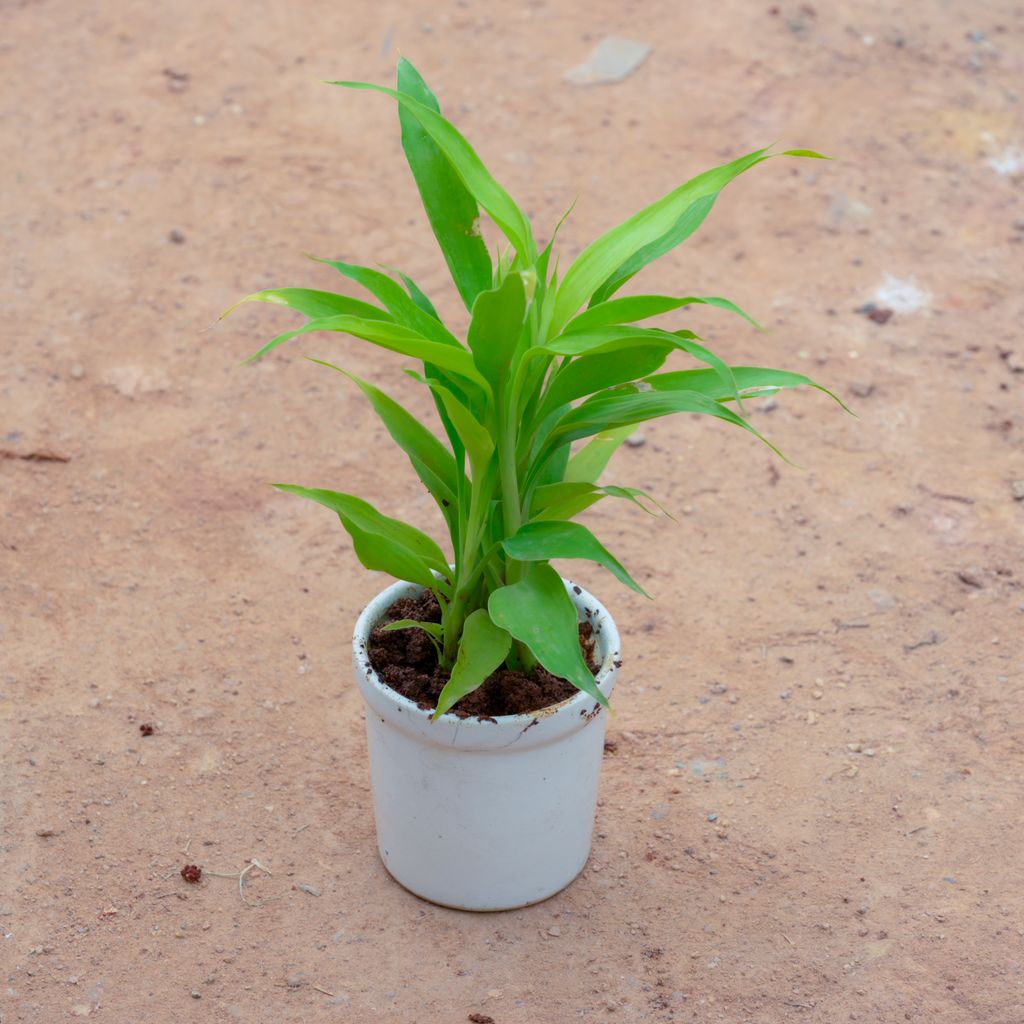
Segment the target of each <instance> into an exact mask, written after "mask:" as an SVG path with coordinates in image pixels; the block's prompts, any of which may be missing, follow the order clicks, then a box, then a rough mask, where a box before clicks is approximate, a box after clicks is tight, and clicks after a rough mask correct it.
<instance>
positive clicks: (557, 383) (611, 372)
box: [538, 345, 670, 418]
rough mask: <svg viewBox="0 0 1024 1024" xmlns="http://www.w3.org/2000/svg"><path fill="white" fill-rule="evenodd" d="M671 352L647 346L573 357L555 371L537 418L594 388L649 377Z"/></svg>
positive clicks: (658, 346) (600, 388)
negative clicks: (626, 350)
mask: <svg viewBox="0 0 1024 1024" xmlns="http://www.w3.org/2000/svg"><path fill="white" fill-rule="evenodd" d="M669 352H670V349H669V348H668V346H667V345H644V346H638V347H637V348H633V349H631V350H630V351H628V352H599V353H597V354H596V355H585V356H581V357H579V358H578V359H574V360H572V362H570V363H569V365H568V366H565V367H563V368H562V369H561V370H559V371H558V372H557V373H556V374H555V376H554V378H553V380H552V382H551V386H550V387H549V388H548V391H547V393H546V394H545V396H544V402H543V404H542V405H541V407H540V409H539V411H538V417H539V418H543V417H544V416H545V415H547V413H548V412H550V411H551V410H553V409H557V408H558V407H559V406H560V405H566V404H568V403H569V402H574V401H575V400H576V399H577V398H583V397H584V396H586V395H592V394H594V392H595V391H602V390H603V389H604V388H609V387H613V386H614V385H616V384H626V383H628V382H629V381H631V380H636V379H637V378H639V377H646V376H647V375H648V374H651V373H654V371H655V370H657V369H659V368H660V367H661V365H662V364H663V363H664V362H665V360H666V358H667V357H668V354H669Z"/></svg>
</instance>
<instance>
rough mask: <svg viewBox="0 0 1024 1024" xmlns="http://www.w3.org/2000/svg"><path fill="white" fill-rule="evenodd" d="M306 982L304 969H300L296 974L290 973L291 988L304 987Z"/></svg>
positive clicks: (289, 983)
mask: <svg viewBox="0 0 1024 1024" xmlns="http://www.w3.org/2000/svg"><path fill="white" fill-rule="evenodd" d="M305 983H306V976H305V974H303V972H302V971H298V972H296V973H295V974H292V975H289V977H288V987H289V988H302V986H303V985H304V984H305Z"/></svg>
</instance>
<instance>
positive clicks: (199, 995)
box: [192, 989, 203, 999]
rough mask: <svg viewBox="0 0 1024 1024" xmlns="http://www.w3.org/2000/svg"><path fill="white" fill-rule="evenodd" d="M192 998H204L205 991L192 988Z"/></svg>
mask: <svg viewBox="0 0 1024 1024" xmlns="http://www.w3.org/2000/svg"><path fill="white" fill-rule="evenodd" d="M192 998H193V999H202V998H203V993H202V992H199V991H197V990H196V989H192Z"/></svg>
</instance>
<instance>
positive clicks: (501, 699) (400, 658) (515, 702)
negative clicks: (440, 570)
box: [369, 594, 598, 718]
mask: <svg viewBox="0 0 1024 1024" xmlns="http://www.w3.org/2000/svg"><path fill="white" fill-rule="evenodd" d="M398 619H413V620H415V621H416V622H440V621H441V609H440V607H439V606H438V603H437V601H436V600H435V598H434V595H433V594H423V595H422V596H420V597H403V598H400V599H399V600H398V601H396V602H395V603H394V604H393V605H392V606H391V607H390V608H389V609H388V611H387V613H386V614H385V617H384V620H383V622H382V625H386V624H387V623H388V622H395V621H397V620H398ZM594 646H595V644H594V636H593V629H592V628H591V625H590V623H589V622H581V623H580V647H581V648H582V650H583V655H584V657H585V658H586V660H587V664H588V665H589V666H590V670H591V672H594V673H595V674H596V673H597V668H598V666H597V663H596V661H595V655H594ZM369 652H370V664H371V665H373V667H374V669H375V670H376V672H377V675H378V676H380V678H381V679H382V680H383V681H384V682H385V683H387V684H388V686H390V687H391V688H392V689H393V690H397V691H398V692H399V693H400V694H402V696H403V697H408V698H409V700H413V701H415V702H416V703H417V704H418V705H419V706H420V707H422V708H430V709H433V708H436V707H437V699H438V697H439V696H440V695H441V691H442V690H443V689H444V685H445V683H447V682H448V676H449V673H448V672H447V671H445V669H443V668H441V666H440V665H439V664H438V661H437V651H436V650H435V649H434V645H433V643H432V642H431V640H430V637H428V636H427V634H426V633H424V632H423V630H421V629H398V630H393V631H386V630H384V629H382V628H381V627H380V626H378V627H377V628H376V629H374V631H373V632H372V633H371V634H370V644H369ZM575 693H576V687H575V686H573V684H572V683H570V682H569V681H568V680H566V679H560V678H559V677H558V676H554V675H552V674H551V673H550V672H548V671H547V669H544V668H542V667H541V666H540V665H537V666H536V667H535V668H533V669H532V670H531V671H529V672H519V671H515V670H513V669H510V668H500V669H498V671H497V672H493V673H492V674H491V675H489V676H488V677H487V679H485V680H484V683H483V685H482V686H481V687H480V688H479V689H476V690H474V691H473V692H472V693H470V694H467V695H466V696H465V697H463V698H462V700H460V701H459V702H458V704H456V705H455V706H454V707H453V708H452V710H451V713H452V714H453V715H457V716H458V717H460V718H474V717H475V718H496V717H497V716H498V715H525V714H529V713H530V712H531V711H539V710H540V709H541V708H546V707H550V706H551V705H552V704H558V703H560V702H561V701H563V700H567V699H568V698H569V697H572V696H573V695H574V694H575Z"/></svg>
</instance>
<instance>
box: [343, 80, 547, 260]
mask: <svg viewBox="0 0 1024 1024" xmlns="http://www.w3.org/2000/svg"><path fill="white" fill-rule="evenodd" d="M329 84H330V85H340V86H343V87H344V88H346V89H371V90H373V91H374V92H382V93H384V94H385V95H387V96H391V97H392V98H393V99H395V100H397V101H398V103H399V104H400V105H401V107H402V109H403V110H405V111H407V112H408V113H409V114H411V115H412V117H414V118H415V119H416V121H418V122H419V124H420V126H421V127H422V128H423V130H424V131H425V132H426V133H427V134H428V135H429V136H430V137H431V138H432V139H433V140H434V142H436V143H437V146H438V148H439V149H440V150H441V152H442V153H444V155H445V157H446V158H447V160H448V162H449V164H451V166H452V167H453V168H454V170H455V172H456V174H458V176H459V177H460V178H461V179H462V182H463V184H464V185H465V186H466V188H467V189H468V190H469V192H470V193H471V194H472V196H473V197H474V198H475V199H476V201H477V202H478V203H479V204H480V205H481V206H482V207H483V208H484V209H485V210H486V211H487V212H488V213H489V214H490V216H491V219H492V220H493V221H494V223H495V224H497V225H498V227H499V228H500V229H501V231H502V234H504V235H505V237H506V238H507V239H508V240H509V241H510V242H511V243H512V245H513V246H514V247H515V249H516V251H517V252H518V253H520V254H521V255H522V256H523V257H524V258H525V259H533V257H534V256H535V255H536V246H535V244H534V241H533V231H532V229H531V227H530V222H529V221H528V220H527V219H526V217H525V215H524V214H523V212H522V210H520V209H519V207H518V206H516V204H515V202H514V201H513V199H512V197H511V196H510V195H509V194H508V193H507V192H506V191H505V189H503V188H502V187H501V185H499V184H498V182H497V181H495V179H494V177H493V176H492V175H491V172H490V171H488V170H487V168H486V167H485V166H484V163H483V161H482V160H481V159H480V157H478V156H477V155H476V152H475V151H474V150H473V147H472V146H471V145H470V144H469V143H468V142H467V141H466V139H465V138H464V137H463V136H462V135H461V134H460V133H459V132H458V130H457V129H456V128H455V126H454V125H452V124H451V123H450V122H449V121H447V120H445V118H443V117H442V116H441V115H440V114H439V113H437V111H436V110H432V109H431V108H430V107H429V106H426V105H425V104H423V103H420V102H419V101H418V100H415V99H413V98H412V97H411V96H408V95H406V94H405V93H401V92H396V91H395V90H394V89H388V88H387V87H386V86H383V85H373V84H372V83H370V82H331V83H329Z"/></svg>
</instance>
